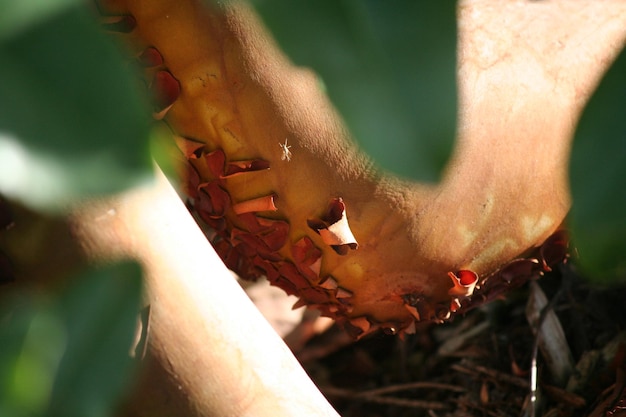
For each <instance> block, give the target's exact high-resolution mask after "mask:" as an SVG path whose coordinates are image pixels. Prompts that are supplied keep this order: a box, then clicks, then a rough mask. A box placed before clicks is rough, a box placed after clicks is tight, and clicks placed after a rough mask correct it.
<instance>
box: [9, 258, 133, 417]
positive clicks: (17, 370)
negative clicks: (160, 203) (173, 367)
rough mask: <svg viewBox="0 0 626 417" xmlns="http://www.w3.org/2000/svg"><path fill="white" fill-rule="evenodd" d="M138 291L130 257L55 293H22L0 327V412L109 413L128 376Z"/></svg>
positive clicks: (88, 273)
mask: <svg viewBox="0 0 626 417" xmlns="http://www.w3.org/2000/svg"><path fill="white" fill-rule="evenodd" d="M140 298H141V270H140V268H139V266H137V265H136V264H130V263H126V264H119V265H115V266H109V267H107V268H103V269H98V270H89V271H86V272H84V273H82V274H80V275H79V276H78V277H76V281H74V284H73V285H72V286H71V287H70V288H69V289H68V290H67V291H66V292H65V293H64V294H62V295H61V296H60V297H59V298H58V299H55V300H45V301H44V300H41V299H40V298H35V297H24V296H22V297H21V298H20V302H19V304H18V305H17V306H14V307H13V309H12V310H10V314H6V313H5V314H3V317H2V323H3V326H2V327H0V415H2V416H11V417H19V416H51V417H52V416H64V417H73V416H76V417H78V416H94V417H99V416H109V415H111V413H112V411H113V410H114V407H115V406H116V405H117V404H118V402H119V400H120V396H121V394H122V393H123V391H124V389H125V388H127V387H128V384H129V383H130V382H131V380H132V371H133V370H134V366H133V362H132V360H131V358H130V357H129V354H128V352H129V349H130V347H131V344H132V340H133V335H134V330H135V326H136V318H137V313H138V309H139V303H140ZM5 307H6V306H5ZM7 323H8V324H7Z"/></svg>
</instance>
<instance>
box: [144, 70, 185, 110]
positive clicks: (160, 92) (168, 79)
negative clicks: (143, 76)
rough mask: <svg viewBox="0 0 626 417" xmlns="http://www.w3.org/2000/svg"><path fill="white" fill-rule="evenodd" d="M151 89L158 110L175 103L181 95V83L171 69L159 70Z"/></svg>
mask: <svg viewBox="0 0 626 417" xmlns="http://www.w3.org/2000/svg"><path fill="white" fill-rule="evenodd" d="M151 90H152V94H153V97H154V99H155V106H156V111H157V112H161V111H163V110H165V109H167V108H168V107H169V106H171V105H172V104H174V102H175V101H176V99H177V98H178V96H179V95H180V83H179V82H178V80H177V79H176V78H174V76H173V75H172V74H171V73H170V72H169V71H159V72H157V73H156V74H155V75H154V79H153V81H152V86H151Z"/></svg>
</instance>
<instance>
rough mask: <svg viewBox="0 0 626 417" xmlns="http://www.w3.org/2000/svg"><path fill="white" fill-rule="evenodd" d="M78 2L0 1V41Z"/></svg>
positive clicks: (66, 0) (45, 0)
mask: <svg viewBox="0 0 626 417" xmlns="http://www.w3.org/2000/svg"><path fill="white" fill-rule="evenodd" d="M78 3H80V0H28V1H16V0H0V11H1V12H0V39H5V38H8V37H10V36H14V35H15V34H17V33H19V32H20V31H22V30H24V29H27V28H28V27H31V26H34V25H37V24H38V23H39V22H41V21H44V20H46V19H48V18H50V17H51V16H54V15H55V14H57V13H60V12H62V11H63V10H65V9H66V8H67V7H68V6H71V5H75V4H78Z"/></svg>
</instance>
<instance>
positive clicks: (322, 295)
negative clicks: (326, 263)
mask: <svg viewBox="0 0 626 417" xmlns="http://www.w3.org/2000/svg"><path fill="white" fill-rule="evenodd" d="M299 290H300V296H301V297H303V298H305V299H306V300H307V302H308V303H309V304H328V303H330V301H331V300H332V296H331V295H330V294H329V293H328V292H327V291H324V290H321V289H319V288H313V287H307V288H301V289H299Z"/></svg>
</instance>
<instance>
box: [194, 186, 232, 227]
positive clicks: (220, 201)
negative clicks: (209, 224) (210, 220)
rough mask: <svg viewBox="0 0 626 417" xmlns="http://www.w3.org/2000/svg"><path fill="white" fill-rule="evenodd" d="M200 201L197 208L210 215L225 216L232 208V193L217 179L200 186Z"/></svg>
mask: <svg viewBox="0 0 626 417" xmlns="http://www.w3.org/2000/svg"><path fill="white" fill-rule="evenodd" d="M198 191H199V192H198V201H197V202H196V209H197V210H198V211H200V210H202V211H203V212H204V213H206V214H207V215H208V216H209V217H215V218H217V217H224V215H225V214H226V211H227V210H228V209H229V208H230V195H229V194H228V191H226V190H224V189H223V188H222V187H221V186H220V184H219V183H218V182H217V181H211V182H207V183H203V184H200V185H199V186H198Z"/></svg>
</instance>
